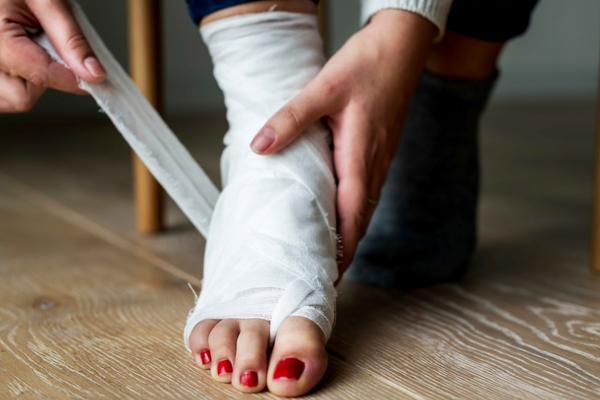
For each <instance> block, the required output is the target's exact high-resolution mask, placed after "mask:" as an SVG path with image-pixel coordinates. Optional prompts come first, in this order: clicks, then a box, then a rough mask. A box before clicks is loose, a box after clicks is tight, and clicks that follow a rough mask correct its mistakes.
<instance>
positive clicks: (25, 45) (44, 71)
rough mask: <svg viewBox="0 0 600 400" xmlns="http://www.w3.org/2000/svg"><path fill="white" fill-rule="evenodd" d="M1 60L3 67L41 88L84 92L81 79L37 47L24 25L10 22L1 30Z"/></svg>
mask: <svg viewBox="0 0 600 400" xmlns="http://www.w3.org/2000/svg"><path fill="white" fill-rule="evenodd" d="M0 43H2V46H0V49H1V54H0V60H2V61H3V68H4V69H6V70H12V71H13V72H14V73H16V74H17V75H18V76H20V77H22V78H24V79H25V80H27V81H29V82H31V83H33V84H34V85H36V86H40V87H51V88H54V89H57V90H62V91H65V92H71V93H80V92H81V90H80V89H79V87H78V85H77V79H76V78H75V75H73V73H72V72H71V71H69V70H68V69H67V68H66V67H65V66H64V65H61V64H59V63H58V62H56V61H53V60H52V59H51V58H50V56H49V55H48V53H46V51H45V50H44V49H42V48H41V47H40V46H38V45H37V44H35V43H34V42H33V41H32V40H31V39H30V38H29V37H28V36H27V32H26V31H25V29H24V28H23V26H22V25H20V24H17V23H16V22H7V23H6V24H4V25H2V30H1V31H0Z"/></svg>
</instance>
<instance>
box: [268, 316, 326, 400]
mask: <svg viewBox="0 0 600 400" xmlns="http://www.w3.org/2000/svg"><path fill="white" fill-rule="evenodd" d="M326 369H327V352H326V351H325V337H324V335H323V331H322V330H321V328H319V327H318V326H317V325H316V324H315V323H314V322H312V321H310V320H308V319H306V318H303V317H288V318H286V319H285V320H284V321H283V322H282V323H281V325H280V326H279V328H278V329H277V336H276V338H275V346H274V347H273V352H272V354H271V359H270V360H269V371H268V375H267V376H268V378H267V386H268V387H269V391H271V392H273V393H274V394H276V395H278V396H300V395H303V394H305V393H307V392H308V391H309V390H311V389H312V388H314V387H315V386H316V385H317V383H319V381H320V380H321V379H322V378H323V375H325V370H326Z"/></svg>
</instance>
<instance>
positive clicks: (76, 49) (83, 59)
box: [0, 0, 106, 113]
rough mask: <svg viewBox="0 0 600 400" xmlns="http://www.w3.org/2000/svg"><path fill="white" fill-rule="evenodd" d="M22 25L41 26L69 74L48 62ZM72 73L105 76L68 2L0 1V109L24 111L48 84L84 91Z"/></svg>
mask: <svg viewBox="0 0 600 400" xmlns="http://www.w3.org/2000/svg"><path fill="white" fill-rule="evenodd" d="M24 26H26V27H31V28H36V29H40V28H41V29H43V30H44V31H45V32H46V34H47V35H48V37H49V38H50V40H51V41H52V44H53V45H54V47H55V48H56V49H57V51H58V52H59V54H60V55H61V57H62V58H63V59H64V60H65V61H66V63H67V64H68V65H69V67H70V68H71V71H72V72H71V71H69V70H68V69H67V68H65V67H64V66H63V65H61V64H59V63H57V62H55V61H52V60H51V59H50V57H49V56H48V54H47V53H46V52H45V51H44V50H42V49H41V48H40V47H39V46H38V45H36V44H35V43H34V42H33V41H32V40H31V39H30V38H29V37H28V35H27V31H26V30H25V28H24ZM73 73H75V74H77V75H78V76H79V77H80V78H81V79H83V80H85V81H88V82H93V83H98V82H102V81H103V80H104V78H105V77H106V72H105V71H104V68H103V67H102V66H101V65H100V63H99V62H98V60H97V59H96V57H95V56H94V53H93V51H92V49H91V48H90V46H89V44H88V43H87V41H86V40H85V37H84V36H83V34H82V33H81V30H80V29H79V26H78V25H77V23H76V22H75V20H74V18H73V15H72V13H71V9H70V6H69V4H68V2H66V1H63V0H54V1H44V0H0V113H12V112H24V111H28V110H29V109H31V107H33V105H34V104H35V102H36V101H37V100H38V99H39V98H40V96H41V95H42V94H43V93H44V91H45V90H46V89H47V88H54V89H58V90H62V91H65V92H70V93H75V94H86V93H85V92H83V91H82V90H80V89H79V88H78V87H77V80H76V79H75V76H74V75H73Z"/></svg>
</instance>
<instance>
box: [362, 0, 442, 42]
mask: <svg viewBox="0 0 600 400" xmlns="http://www.w3.org/2000/svg"><path fill="white" fill-rule="evenodd" d="M452 1H453V0H362V7H361V15H360V25H361V26H364V25H365V24H367V23H368V22H369V20H370V19H371V17H372V16H373V15H375V14H376V13H378V12H379V11H381V10H385V9H390V8H396V9H400V10H406V11H410V12H413V13H415V14H419V15H421V16H423V17H425V18H427V19H428V20H429V21H431V22H432V23H433V24H434V25H435V26H437V28H438V32H439V33H438V36H437V37H436V42H437V41H440V40H441V39H442V37H443V36H444V32H445V30H446V19H447V18H448V13H449V12H450V7H451V6H452Z"/></svg>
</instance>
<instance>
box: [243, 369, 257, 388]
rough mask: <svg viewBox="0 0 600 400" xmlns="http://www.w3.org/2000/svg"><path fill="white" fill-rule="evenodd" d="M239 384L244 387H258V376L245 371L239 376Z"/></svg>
mask: <svg viewBox="0 0 600 400" xmlns="http://www.w3.org/2000/svg"><path fill="white" fill-rule="evenodd" d="M240 383H241V384H242V385H244V386H248V387H254V386H256V385H258V374H257V373H256V372H254V371H246V372H244V373H242V374H241V375H240Z"/></svg>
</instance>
